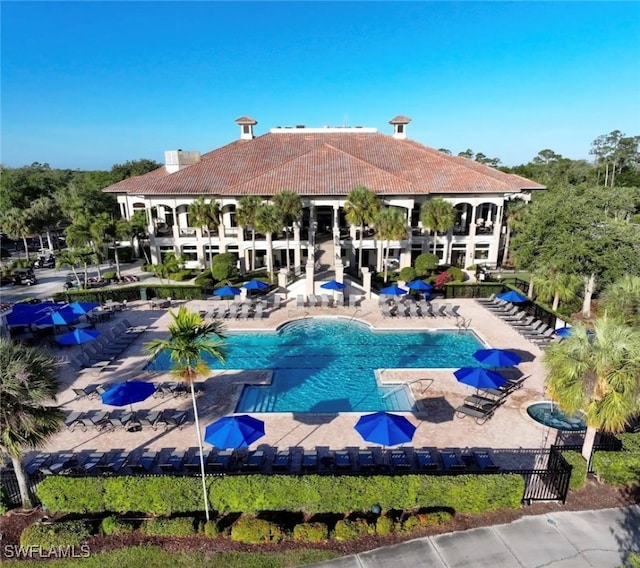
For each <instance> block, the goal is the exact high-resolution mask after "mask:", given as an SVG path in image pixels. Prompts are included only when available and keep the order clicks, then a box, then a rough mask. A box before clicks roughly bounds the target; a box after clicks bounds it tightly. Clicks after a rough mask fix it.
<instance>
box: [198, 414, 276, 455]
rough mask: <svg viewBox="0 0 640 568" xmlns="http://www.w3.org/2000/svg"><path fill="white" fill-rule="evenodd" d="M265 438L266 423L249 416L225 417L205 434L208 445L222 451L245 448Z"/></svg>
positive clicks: (211, 425) (217, 421)
mask: <svg viewBox="0 0 640 568" xmlns="http://www.w3.org/2000/svg"><path fill="white" fill-rule="evenodd" d="M262 436H264V422H263V421H262V420H258V419H257V418H253V417H252V416H249V415H248V414H241V415H239V416H224V417H223V418H220V420H216V421H215V422H214V423H213V424H209V426H207V428H206V430H205V432H204V440H205V442H207V443H208V444H211V445H212V446H215V447H216V448H222V449H235V448H245V447H247V446H248V445H249V444H252V443H253V442H255V441H256V440H259V439H260V438H262Z"/></svg>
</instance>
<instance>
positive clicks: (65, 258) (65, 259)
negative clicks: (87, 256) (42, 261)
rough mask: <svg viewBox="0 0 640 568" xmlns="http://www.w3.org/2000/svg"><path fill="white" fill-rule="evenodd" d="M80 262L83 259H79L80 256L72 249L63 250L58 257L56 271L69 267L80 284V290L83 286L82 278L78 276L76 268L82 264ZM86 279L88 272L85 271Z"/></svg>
mask: <svg viewBox="0 0 640 568" xmlns="http://www.w3.org/2000/svg"><path fill="white" fill-rule="evenodd" d="M80 262H81V259H80V258H79V257H78V255H77V254H76V253H75V252H74V251H73V250H70V249H67V250H63V251H61V252H59V253H58V255H57V256H56V270H60V269H62V268H64V267H65V266H68V267H69V268H70V269H71V271H72V272H73V275H74V277H75V279H76V282H77V283H78V288H80V287H81V286H82V282H80V277H79V276H78V271H77V270H76V266H77V265H78V264H80ZM85 278H86V271H85Z"/></svg>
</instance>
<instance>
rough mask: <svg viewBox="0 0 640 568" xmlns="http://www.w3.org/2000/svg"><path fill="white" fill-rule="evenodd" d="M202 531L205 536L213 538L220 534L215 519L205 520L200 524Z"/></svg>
mask: <svg viewBox="0 0 640 568" xmlns="http://www.w3.org/2000/svg"><path fill="white" fill-rule="evenodd" d="M202 532H203V533H204V535H205V536H209V537H211V538H214V537H216V536H218V535H219V534H220V528H219V527H218V523H216V522H215V521H207V522H206V523H204V525H202Z"/></svg>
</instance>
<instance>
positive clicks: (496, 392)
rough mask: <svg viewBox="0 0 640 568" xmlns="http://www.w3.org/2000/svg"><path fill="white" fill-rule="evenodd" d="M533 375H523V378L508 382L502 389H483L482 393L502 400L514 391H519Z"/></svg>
mask: <svg viewBox="0 0 640 568" xmlns="http://www.w3.org/2000/svg"><path fill="white" fill-rule="evenodd" d="M530 376H531V375H523V376H522V377H520V378H518V379H510V380H508V381H507V382H506V383H505V384H504V385H502V386H501V387H500V388H497V389H493V388H489V389H482V391H481V392H482V393H483V394H488V395H491V396H495V397H498V398H501V397H503V396H505V395H508V394H511V393H512V392H513V391H515V390H517V389H519V388H520V387H521V386H522V385H523V383H524V381H525V380H526V379H527V378H528V377H530Z"/></svg>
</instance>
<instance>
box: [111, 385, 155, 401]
mask: <svg viewBox="0 0 640 568" xmlns="http://www.w3.org/2000/svg"><path fill="white" fill-rule="evenodd" d="M155 390H156V387H155V385H154V384H153V383H147V382H145V381H127V382H126V383H118V384H116V385H113V386H112V387H110V388H108V389H107V390H106V391H105V392H103V393H102V395H101V398H102V402H103V403H104V404H110V405H111V406H126V405H127V404H133V403H134V402H141V401H143V400H146V399H147V398H149V397H150V396H151V395H152V394H153V393H154V392H155Z"/></svg>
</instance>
